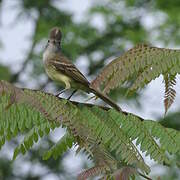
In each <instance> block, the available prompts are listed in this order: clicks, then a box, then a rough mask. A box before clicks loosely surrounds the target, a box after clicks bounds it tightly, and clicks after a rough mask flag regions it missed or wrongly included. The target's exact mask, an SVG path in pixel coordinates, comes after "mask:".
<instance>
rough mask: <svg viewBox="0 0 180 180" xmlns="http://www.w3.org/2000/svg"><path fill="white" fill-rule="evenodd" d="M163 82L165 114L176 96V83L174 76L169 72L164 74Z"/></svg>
mask: <svg viewBox="0 0 180 180" xmlns="http://www.w3.org/2000/svg"><path fill="white" fill-rule="evenodd" d="M164 84H165V94H164V107H165V114H166V113H167V111H168V109H169V108H170V107H171V105H172V104H173V102H174V99H175V97H176V90H175V89H174V86H175V85H176V76H173V75H170V74H166V75H164Z"/></svg>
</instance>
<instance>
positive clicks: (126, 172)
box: [112, 167, 137, 180]
mask: <svg viewBox="0 0 180 180" xmlns="http://www.w3.org/2000/svg"><path fill="white" fill-rule="evenodd" d="M136 174H137V170H136V169H135V168H133V167H122V168H120V169H118V170H117V171H115V172H114V173H113V175H112V176H113V177H114V178H115V179H122V180H129V179H130V177H131V176H133V175H136Z"/></svg>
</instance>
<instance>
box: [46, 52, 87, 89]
mask: <svg viewBox="0 0 180 180" xmlns="http://www.w3.org/2000/svg"><path fill="white" fill-rule="evenodd" d="M49 63H50V64H51V65H53V66H54V68H55V69H56V70H57V71H60V72H61V73H63V74H64V75H67V76H68V77H70V78H72V79H73V80H74V81H76V82H78V83H81V84H84V85H85V86H87V85H88V86H89V81H88V80H87V79H86V77H85V76H84V75H83V74H82V73H81V72H80V71H79V70H78V69H77V68H76V66H75V65H74V64H73V63H72V62H71V61H69V60H68V59H67V58H66V57H65V56H63V55H61V56H57V57H54V58H53V59H51V60H50V61H49Z"/></svg>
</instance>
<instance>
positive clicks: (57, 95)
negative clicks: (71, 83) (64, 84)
mask: <svg viewBox="0 0 180 180" xmlns="http://www.w3.org/2000/svg"><path fill="white" fill-rule="evenodd" d="M66 90H67V89H63V90H62V91H60V92H59V93H57V94H56V97H59V95H60V94H62V93H64V92H65V91H66Z"/></svg>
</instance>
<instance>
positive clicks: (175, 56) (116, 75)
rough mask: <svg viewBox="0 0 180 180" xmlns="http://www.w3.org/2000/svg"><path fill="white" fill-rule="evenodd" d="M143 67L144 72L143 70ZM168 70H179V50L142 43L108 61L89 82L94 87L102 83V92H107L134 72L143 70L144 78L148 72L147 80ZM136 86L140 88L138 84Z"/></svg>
mask: <svg viewBox="0 0 180 180" xmlns="http://www.w3.org/2000/svg"><path fill="white" fill-rule="evenodd" d="M144 69H145V71H146V72H144ZM172 69H173V70H172ZM170 70H171V73H173V74H174V73H175V74H177V73H179V72H180V50H173V49H165V48H157V47H151V46H148V45H143V44H142V45H137V46H135V47H134V48H132V49H130V50H128V51H127V52H125V53H124V54H123V55H122V56H120V57H118V58H116V59H115V60H113V61H112V62H111V63H109V64H108V65H107V66H106V67H105V68H104V69H103V70H102V72H101V73H100V74H99V75H98V76H97V77H96V79H95V80H94V81H93V82H92V83H91V84H92V86H93V87H96V88H100V87H101V85H102V84H103V85H104V88H103V89H104V92H105V93H108V92H109V90H111V89H114V88H116V87H118V86H120V85H122V83H123V82H124V81H126V80H128V79H129V78H130V77H133V75H134V74H135V73H138V72H144V75H143V76H144V77H145V78H146V77H147V76H146V74H150V77H148V78H149V80H148V82H149V81H150V80H152V79H154V78H156V77H158V76H159V75H160V74H161V73H166V72H168V71H170ZM150 72H151V73H150ZM144 81H145V80H144ZM148 82H146V83H148ZM137 88H140V86H138V87H137Z"/></svg>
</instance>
